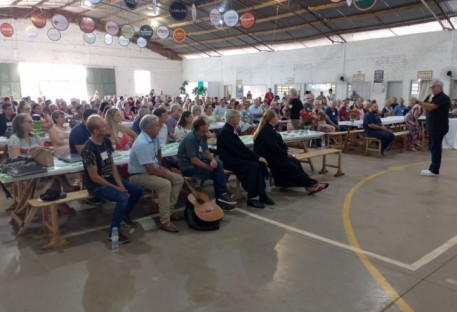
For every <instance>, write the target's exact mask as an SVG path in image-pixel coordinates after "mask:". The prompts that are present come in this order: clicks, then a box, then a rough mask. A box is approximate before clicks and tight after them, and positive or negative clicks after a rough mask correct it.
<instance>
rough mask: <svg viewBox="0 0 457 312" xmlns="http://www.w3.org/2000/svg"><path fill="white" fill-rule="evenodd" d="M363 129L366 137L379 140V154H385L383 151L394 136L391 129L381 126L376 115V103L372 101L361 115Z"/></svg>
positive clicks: (379, 119)
mask: <svg viewBox="0 0 457 312" xmlns="http://www.w3.org/2000/svg"><path fill="white" fill-rule="evenodd" d="M363 130H364V131H365V135H366V136H367V137H373V138H377V139H379V140H381V156H385V155H384V151H385V150H386V148H387V146H389V144H390V143H391V142H392V141H393V140H394V138H395V136H394V134H393V132H392V130H390V129H388V128H386V127H385V126H383V124H382V122H381V118H380V117H379V115H378V104H376V103H373V104H372V105H371V107H370V111H369V112H368V113H366V114H365V116H364V117H363Z"/></svg>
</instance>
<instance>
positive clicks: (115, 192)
mask: <svg viewBox="0 0 457 312" xmlns="http://www.w3.org/2000/svg"><path fill="white" fill-rule="evenodd" d="M87 129H88V131H89V132H90V134H91V136H90V138H89V140H87V142H86V143H85V144H84V146H83V149H82V159H83V165H84V185H85V186H86V187H87V191H88V192H89V194H91V195H93V196H96V197H98V198H101V199H104V200H106V201H112V202H116V206H115V208H114V214H113V219H112V221H111V227H110V234H109V237H108V239H109V240H111V232H112V230H113V228H114V227H117V228H118V229H119V243H120V244H126V243H128V242H130V239H129V238H128V237H126V236H125V235H124V234H122V233H121V231H120V225H121V222H122V223H123V224H124V225H125V226H127V227H129V228H133V227H136V223H135V222H133V221H132V220H131V219H130V216H129V214H130V212H131V211H132V209H133V207H135V205H136V204H137V202H138V200H139V199H140V198H141V195H143V189H142V188H140V187H139V186H137V185H135V184H132V183H129V182H127V181H126V180H122V178H121V176H120V174H119V172H118V171H117V168H116V165H115V164H114V161H113V151H114V149H113V145H112V144H111V141H110V139H109V138H108V137H107V135H108V134H109V130H108V127H107V126H106V122H105V120H104V119H103V118H102V117H100V116H98V115H93V116H91V117H90V118H89V119H88V120H87Z"/></svg>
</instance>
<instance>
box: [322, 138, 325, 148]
mask: <svg viewBox="0 0 457 312" xmlns="http://www.w3.org/2000/svg"><path fill="white" fill-rule="evenodd" d="M321 148H325V136H323V137H322V139H321Z"/></svg>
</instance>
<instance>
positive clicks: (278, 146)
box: [254, 110, 329, 194]
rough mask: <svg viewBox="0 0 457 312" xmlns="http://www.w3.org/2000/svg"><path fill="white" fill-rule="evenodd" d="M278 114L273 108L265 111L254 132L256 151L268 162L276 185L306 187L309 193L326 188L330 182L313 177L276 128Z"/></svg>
mask: <svg viewBox="0 0 457 312" xmlns="http://www.w3.org/2000/svg"><path fill="white" fill-rule="evenodd" d="M278 121H279V118H278V115H277V114H276V113H275V111H273V110H268V111H266V112H265V113H264V115H263V117H262V119H261V121H260V124H259V126H258V128H257V130H256V131H255V133H254V151H255V152H256V153H257V154H258V155H260V156H262V157H264V158H265V159H266V160H267V162H268V167H269V168H270V170H271V174H272V175H273V179H274V182H275V185H276V186H279V187H304V188H305V189H306V191H307V193H308V194H313V193H317V192H320V191H322V190H323V189H326V188H327V187H328V186H329V184H328V183H323V182H319V181H317V180H314V179H311V178H310V177H309V176H308V175H307V174H306V172H305V171H304V170H303V167H302V165H301V163H300V162H299V161H298V160H297V159H295V157H294V156H293V155H291V154H290V153H289V151H288V148H287V145H286V143H284V140H283V139H282V137H281V135H280V134H279V133H278V132H277V131H276V130H275V126H276V124H277V123H278Z"/></svg>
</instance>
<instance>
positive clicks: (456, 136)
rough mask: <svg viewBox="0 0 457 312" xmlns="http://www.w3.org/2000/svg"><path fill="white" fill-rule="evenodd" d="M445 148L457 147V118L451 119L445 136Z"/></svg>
mask: <svg viewBox="0 0 457 312" xmlns="http://www.w3.org/2000/svg"><path fill="white" fill-rule="evenodd" d="M443 148H452V149H457V118H450V119H449V131H448V133H447V134H446V135H445V136H444V139H443Z"/></svg>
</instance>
